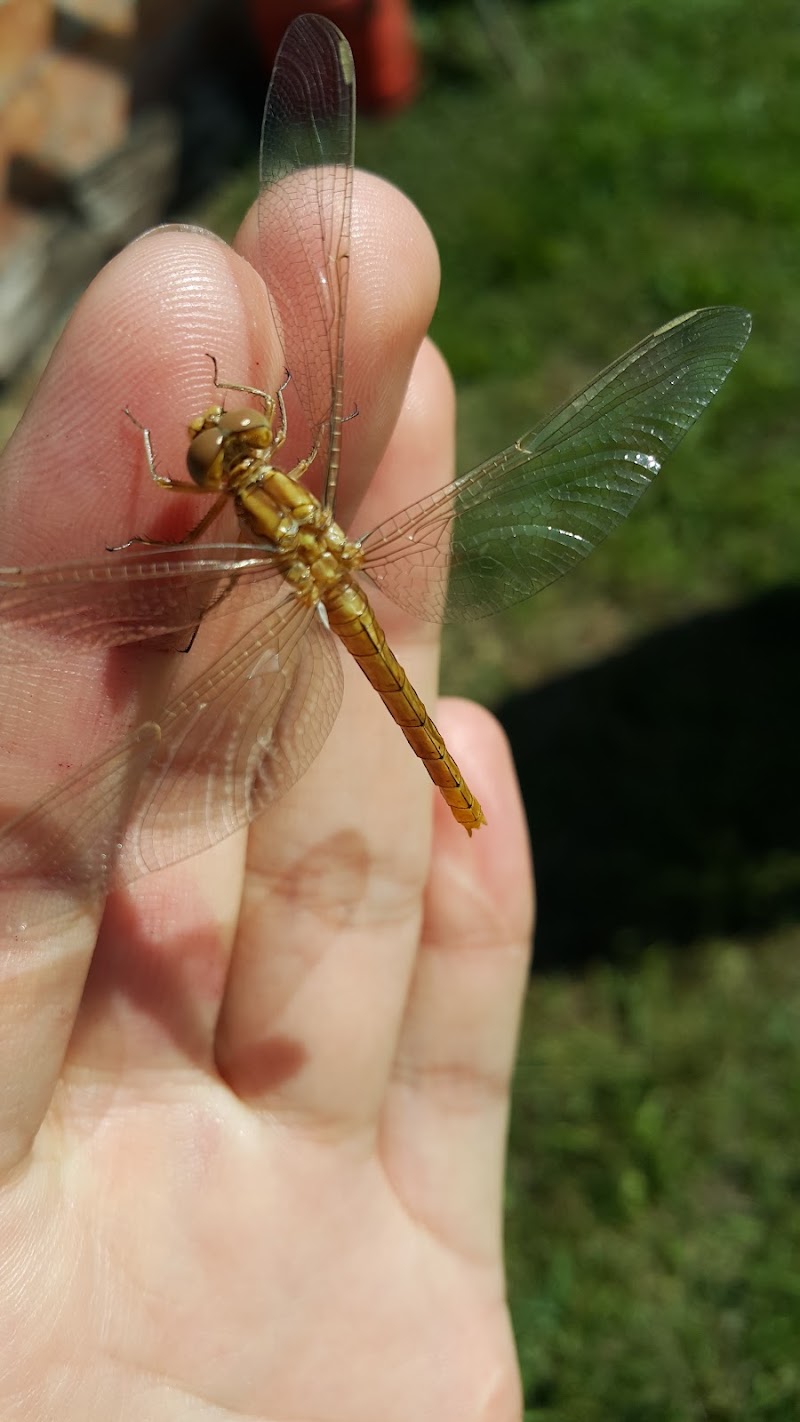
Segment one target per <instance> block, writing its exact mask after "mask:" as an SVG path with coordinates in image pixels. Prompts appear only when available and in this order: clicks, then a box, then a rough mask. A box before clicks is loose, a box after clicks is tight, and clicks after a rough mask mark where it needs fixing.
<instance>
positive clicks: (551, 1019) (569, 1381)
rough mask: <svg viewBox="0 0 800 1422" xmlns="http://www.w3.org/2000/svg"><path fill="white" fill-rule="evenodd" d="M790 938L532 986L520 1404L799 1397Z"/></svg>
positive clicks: (794, 963)
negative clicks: (522, 1394) (522, 1393)
mask: <svg viewBox="0 0 800 1422" xmlns="http://www.w3.org/2000/svg"><path fill="white" fill-rule="evenodd" d="M798 948H800V935H798V933H797V932H796V931H795V932H794V933H793V934H792V933H788V932H787V933H783V934H776V935H773V936H772V937H770V938H767V939H764V940H763V941H761V942H759V943H757V944H749V943H744V942H743V943H738V944H737V943H732V942H727V943H725V942H717V943H711V944H708V945H699V944H695V945H694V946H693V948H692V952H691V955H690V956H687V957H686V958H683V959H678V960H676V958H675V955H674V952H673V951H670V950H669V949H668V948H666V949H665V948H663V947H660V948H653V949H651V950H650V951H649V952H648V953H647V954H646V955H644V957H643V958H642V959H641V960H640V961H639V963H638V965H637V968H636V971H632V972H629V973H621V972H619V971H615V970H614V969H612V968H609V967H607V966H606V967H597V968H595V969H593V970H591V971H589V972H586V973H585V974H584V975H583V976H582V978H581V979H579V980H569V981H567V980H560V981H559V980H558V979H551V978H545V979H544V980H543V981H541V982H539V983H535V985H534V987H533V989H532V992H531V995H530V1000H529V1004H528V1012H527V1019H526V1030H525V1032H524V1035H523V1045H522V1054H521V1059H520V1065H519V1072H518V1083H517V1095H516V1110H515V1118H514V1125H513V1131H512V1150H511V1168H510V1178H509V1184H508V1203H509V1214H508V1260H509V1268H510V1283H511V1295H512V1301H513V1308H514V1319H515V1325H516V1331H517V1337H518V1340H519V1345H520V1351H521V1358H522V1366H523V1373H524V1376H525V1382H526V1389H527V1391H526V1406H527V1409H528V1410H527V1411H526V1414H525V1415H526V1419H530V1422H534V1419H535V1422H556V1420H557V1422H608V1419H611V1418H613V1419H614V1422H649V1419H652V1422H694V1419H697V1422H708V1420H709V1419H713V1420H714V1422H733V1419H745V1418H746V1419H753V1418H759V1419H767V1418H768V1419H775V1422H778V1419H781V1422H782V1419H786V1422H789V1419H790V1418H796V1417H797V1416H798V1415H800V1353H798V1348H797V1339H798V1336H800V1274H799V1273H798V1268H797V1260H798V1252H799V1251H800V1214H799V1213H798V1210H797V1203H796V1201H797V1192H798V1188H800V1146H799V1145H798V1136H797V1131H796V1119H797V1113H798V1109H800V957H799V956H798Z"/></svg>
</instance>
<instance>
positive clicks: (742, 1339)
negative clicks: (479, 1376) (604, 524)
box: [210, 0, 800, 1422]
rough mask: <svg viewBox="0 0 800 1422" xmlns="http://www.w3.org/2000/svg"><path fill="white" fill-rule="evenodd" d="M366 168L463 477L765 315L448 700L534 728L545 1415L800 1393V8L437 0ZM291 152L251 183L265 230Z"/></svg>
mask: <svg viewBox="0 0 800 1422" xmlns="http://www.w3.org/2000/svg"><path fill="white" fill-rule="evenodd" d="M415 18H416V22H417V26H418V33H419V35H420V39H421V42H422V47H423V60H424V68H425V85H424V90H423V92H422V94H421V96H420V98H419V100H418V101H417V102H416V103H415V104H414V105H413V106H412V107H411V108H410V109H409V110H407V111H406V112H404V113H402V114H400V115H398V116H397V117H395V118H393V119H391V120H382V121H375V120H367V119H363V118H362V119H361V120H360V123H359V134H358V144H357V158H358V162H359V163H360V164H361V166H363V167H366V168H371V169H373V170H375V171H378V172H380V173H382V174H384V175H385V176H386V177H388V178H390V179H391V180H392V181H393V182H395V183H397V185H398V186H399V187H401V188H402V189H403V190H404V191H405V192H406V193H408V194H409V196H410V197H411V198H413V200H414V201H415V202H416V203H417V205H418V206H419V208H420V210H421V211H422V213H423V214H424V216H425V217H426V219H427V221H428V222H429V224H430V226H431V228H432V229H433V232H434V235H435V236H436V239H437V242H438V244H439V249H440V252H441V257H442V295H441V301H440V304H439V309H438V312H437V315H436V318H435V321H434V325H433V336H434V338H435V339H436V340H437V342H438V343H439V345H440V346H441V347H442V349H443V351H444V353H445V355H446V356H447V358H448V360H449V362H450V365H451V367H452V369H453V372H454V374H455V377H456V381H457V384H458V388H459V397H460V398H459V411H460V414H459V421H460V428H459V433H460V460H459V468H460V469H464V468H466V467H469V466H471V465H472V464H474V463H476V462H477V461H478V460H479V459H480V458H482V457H485V456H486V455H489V454H492V453H494V452H495V451H496V450H498V449H499V448H501V447H502V446H504V445H505V444H508V443H510V442H511V440H513V439H514V438H515V437H516V436H517V435H518V434H520V433H521V432H522V431H523V430H526V429H528V428H530V426H531V425H532V424H533V423H534V422H535V421H536V420H537V419H538V418H540V417H541V416H542V415H544V414H546V413H547V411H548V410H549V409H551V408H552V407H553V406H554V405H555V404H556V403H557V402H558V401H560V400H561V399H563V398H565V397H566V396H567V395H569V394H572V393H573V392H574V391H575V390H577V389H579V388H580V386H581V385H582V384H583V383H584V382H585V381H586V380H588V379H589V378H590V377H591V376H592V375H594V374H595V372H596V371H597V370H599V369H600V368H601V367H602V366H603V365H605V364H607V363H608V362H609V361H610V360H612V359H614V358H615V357H616V356H617V355H620V354H621V353H622V352H623V351H624V350H625V349H626V348H627V347H628V346H630V345H631V344H633V343H634V342H635V341H637V340H639V339H640V338H641V337H642V336H644V335H646V334H647V333H648V332H649V331H650V330H652V329H654V328H655V327H657V326H659V325H660V324H662V323H663V322H664V321H666V320H669V319H671V318H672V317H674V316H676V315H678V314H680V313H681V312H683V311H687V310H690V309H692V308H694V307H697V306H703V305H708V304H715V303H718V302H731V303H733V304H737V305H743V306H746V307H748V308H749V309H750V310H751V311H752V312H753V315H754V334H753V336H752V338H751V341H750V344H749V346H748V347H747V349H746V350H745V352H744V355H743V357H742V359H741V362H740V364H739V366H738V367H737V368H736V369H735V370H734V373H733V375H732V376H731V378H730V380H729V382H728V384H727V385H726V387H725V389H724V390H723V392H722V394H721V395H720V396H719V397H718V398H717V399H716V400H715V401H714V403H713V405H712V407H711V409H710V410H709V411H708V413H707V414H706V415H705V416H704V417H703V419H702V420H701V421H700V423H699V425H698V427H697V429H696V430H695V431H693V432H692V433H691V434H690V435H689V437H688V438H687V439H686V441H685V443H684V444H683V445H682V446H681V447H680V449H679V451H678V452H677V453H676V455H675V456H674V457H673V459H672V461H671V462H670V463H669V464H668V466H667V468H666V470H665V472H664V474H663V475H662V477H661V478H660V479H659V480H658V481H657V483H656V486H655V487H654V489H653V490H651V491H650V492H649V493H648V494H647V496H646V498H645V499H644V500H643V502H642V504H641V505H640V506H639V508H638V509H637V510H636V511H635V513H634V514H633V516H632V517H631V518H630V520H629V521H628V523H627V524H626V525H625V527H624V528H623V529H622V530H621V531H620V532H618V533H617V534H616V536H614V537H612V538H611V539H609V541H608V542H607V543H606V544H605V545H604V546H603V547H602V548H601V549H600V550H599V552H598V553H596V554H595V555H594V556H593V557H592V558H591V559H590V560H589V562H588V563H587V564H586V565H585V567H583V568H581V569H580V570H578V571H577V572H575V573H573V574H572V576H571V577H569V578H568V579H566V580H564V581H563V582H562V583H559V584H556V585H555V586H554V587H552V588H550V589H548V590H546V591H545V592H544V593H542V594H541V595H540V596H539V597H538V598H537V599H536V600H535V601H534V602H528V603H525V604H523V605H522V606H520V607H518V608H515V609H512V610H511V611H510V612H509V613H508V614H506V615H505V616H503V617H499V618H493V619H491V620H490V621H488V622H485V623H477V624H473V625H471V626H469V627H467V628H451V629H448V630H447V632H446V637H445V656H444V665H443V688H444V690H445V691H446V692H451V693H452V692H457V693H462V694H466V695H470V696H475V697H477V698H479V699H480V700H483V701H487V702H489V703H490V704H492V705H494V706H495V707H496V708H497V709H498V711H499V714H500V715H501V717H502V719H503V721H504V723H505V725H506V727H507V730H508V732H509V734H510V736H511V739H512V743H513V747H514V752H515V756H516V760H517V764H518V767H519V771H520V776H521V780H522V784H523V790H524V794H525V799H526V806H527V811H528V816H529V821H530V827H531V835H532V839H533V844H534V852H535V856H536V865H537V879H538V892H539V900H540V910H539V926H538V930H537V968H538V971H537V972H536V973H535V975H534V979H533V983H532V987H531V991H530V995H529V1002H528V1004H527V1009H526V1017H525V1023H524V1029H523V1036H522V1043H521V1054H520V1063H519V1069H518V1073H517V1081H516V1092H515V1104H514V1114H513V1121H512V1131H511V1159H510V1169H509V1179H508V1195H507V1205H508V1208H507V1256H508V1265H509V1275H510V1289H511V1303H512V1311H513V1316H514V1324H515V1329H516V1334H517V1339H518V1344H519V1349H520V1354H521V1360H522V1368H523V1377H524V1383H525V1397H526V1412H525V1417H526V1422H609V1419H614V1422H650V1420H651V1419H652V1422H694V1419H697V1422H700V1419H702V1422H733V1419H737V1422H738V1419H745V1418H746V1419H748V1422H755V1419H759V1420H760V1419H764V1422H766V1420H767V1419H769V1422H783V1420H784V1419H786V1422H789V1419H797V1418H798V1417H800V1210H798V1207H797V1204H796V1199H797V1196H798V1192H800V1144H799V1137H800V1132H799V1131H798V1110H799V1109H800V953H799V952H798V949H799V948H800V930H798V927H797V924H798V917H800V915H798V909H799V908H800V831H799V830H798V816H797V808H796V797H797V782H798V776H797V770H798V760H799V759H800V757H798V752H797V715H796V709H795V708H796V703H797V692H796V683H797V675H796V671H795V666H796V661H797V628H798V620H799V614H800V588H799V587H798V585H797V582H796V579H797V569H798V559H799V555H800V497H798V479H797V462H798V451H800V401H798V392H799V391H800V100H799V99H798V92H799V91H800V15H799V14H798V10H797V5H796V0H762V2H761V3H760V4H759V5H757V6H756V5H753V4H752V3H750V0H604V3H603V4H600V3H598V0H542V3H538V4H537V3H533V0H530V3H527V4H526V3H523V0H516V2H515V3H513V2H512V0H510V3H509V4H508V5H507V6H505V5H504V6H500V5H497V4H492V3H491V0H481V3H480V4H477V3H476V4H474V5H473V4H471V3H469V2H468V0H458V2H457V3H456V0H454V3H452V4H441V3H438V4H435V3H433V0H429V3H427V4H426V3H424V0H417V4H416V6H415ZM254 184H255V174H254V170H250V171H248V173H246V174H244V175H242V176H241V177H239V178H237V179H235V180H233V181H232V182H231V183H230V184H229V185H227V186H226V188H224V189H223V190H222V191H221V192H220V193H218V194H217V196H216V199H215V201H214V205H213V211H212V214H211V218H210V225H212V226H214V227H216V228H217V229H218V230H223V231H227V232H228V233H229V234H230V233H232V232H233V230H234V229H235V226H236V224H237V222H238V219H239V217H240V215H241V212H242V211H243V210H244V208H245V207H246V206H247V205H248V203H249V201H250V200H251V199H252V195H253V191H254Z"/></svg>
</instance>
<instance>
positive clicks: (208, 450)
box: [186, 429, 225, 489]
mask: <svg viewBox="0 0 800 1422" xmlns="http://www.w3.org/2000/svg"><path fill="white" fill-rule="evenodd" d="M224 443H225V435H224V434H223V433H222V431H221V430H218V429H214V430H201V432H200V434H198V435H195V437H194V439H193V440H192V442H191V444H190V445H189V448H188V449H187V451H186V468H187V469H188V470H189V473H190V474H191V476H192V478H193V480H194V482H195V484H199V485H200V488H201V489H202V488H204V487H205V486H206V485H207V484H208V483H209V481H210V482H211V484H212V486H213V487H216V481H215V480H214V477H213V475H214V472H215V471H214V464H215V463H216V461H217V460H218V459H219V457H220V455H221V452H222V447H223V445H224Z"/></svg>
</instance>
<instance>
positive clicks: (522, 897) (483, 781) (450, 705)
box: [430, 699, 535, 943]
mask: <svg viewBox="0 0 800 1422" xmlns="http://www.w3.org/2000/svg"><path fill="white" fill-rule="evenodd" d="M438 724H439V727H440V729H441V731H442V734H443V735H444V737H445V740H446V742H447V745H448V748H449V749H450V751H451V753H452V754H453V756H454V758H455V760H456V761H457V763H458V765H459V767H460V769H461V770H462V772H463V773H464V776H465V778H466V781H467V783H468V785H469V788H470V790H471V791H472V793H473V794H474V795H475V796H476V797H477V799H478V801H479V803H480V805H481V807H482V809H483V813H484V816H485V820H486V823H485V824H484V825H482V826H481V827H480V829H477V830H475V831H474V832H473V833H472V835H467V834H465V832H464V830H463V828H462V826H461V825H459V824H457V823H456V821H455V820H454V819H453V816H452V815H451V813H450V811H449V809H448V807H447V805H446V804H445V803H444V801H443V800H442V799H441V797H440V796H439V795H437V796H436V804H435V808H434V844H433V857H432V874H431V885H430V897H431V903H432V905H435V904H436V901H437V898H440V897H441V896H440V893H439V885H442V884H443V883H444V881H446V880H449V885H450V887H449V889H448V890H447V891H446V892H447V895H448V901H447V902H446V903H445V904H444V911H445V912H446V913H447V915H448V918H450V919H451V925H450V929H449V932H450V934H451V936H452V935H453V922H452V920H453V916H454V915H456V916H457V918H458V927H457V930H456V932H457V934H458V935H460V936H461V937H463V939H464V940H465V941H466V940H468V939H472V940H474V939H475V938H476V937H481V938H483V937H486V936H491V937H494V938H497V939H502V940H503V941H505V942H513V943H529V942H530V939H531V936H532V933H533V919H534V906H535V897H534V883H533V865H532V860H531V852H530V843H529V839H528V829H527V821H526V817H525V810H524V806H523V803H522V796H521V793H520V788H519V782H518V780H517V774H516V770H515V768H514V762H513V758H512V755H511V750H510V746H509V743H508V740H507V738H506V735H505V732H504V731H503V729H502V727H501V726H500V724H499V722H498V721H497V719H496V718H495V717H494V716H493V715H492V713H491V712H490V711H488V710H486V709H485V708H484V707H482V706H478V705H477V704H476V703H474V702H471V701H463V700H460V699H446V700H443V701H442V702H440V705H439V716H438ZM437 881H438V882H437Z"/></svg>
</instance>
